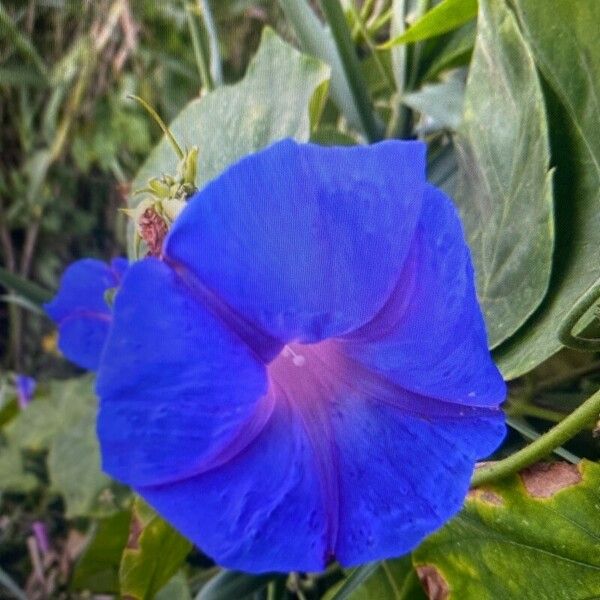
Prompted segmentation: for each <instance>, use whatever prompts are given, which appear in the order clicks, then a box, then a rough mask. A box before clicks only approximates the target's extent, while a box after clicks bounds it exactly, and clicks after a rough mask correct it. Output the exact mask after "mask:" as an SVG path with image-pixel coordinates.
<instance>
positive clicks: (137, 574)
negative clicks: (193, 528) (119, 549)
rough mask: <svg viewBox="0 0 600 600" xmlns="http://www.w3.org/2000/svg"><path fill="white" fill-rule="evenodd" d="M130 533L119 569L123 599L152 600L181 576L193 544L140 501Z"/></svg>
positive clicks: (134, 506) (135, 506) (132, 518)
mask: <svg viewBox="0 0 600 600" xmlns="http://www.w3.org/2000/svg"><path fill="white" fill-rule="evenodd" d="M129 531H130V534H129V540H128V542H127V546H126V548H125V550H124V551H123V556H122V559H121V566H120V568H119V581H120V587H121V596H123V597H128V598H131V599H134V600H150V599H151V598H154V596H155V595H156V594H157V592H158V591H159V590H160V589H161V588H163V587H164V586H165V585H166V584H167V582H168V581H169V580H170V579H171V578H172V577H173V575H175V573H177V571H178V570H179V568H180V567H181V565H182V563H183V561H184V560H185V557H186V556H187V555H188V554H189V552H190V550H191V549H192V544H191V542H189V541H188V540H186V539H185V538H184V537H183V536H182V535H181V534H180V533H178V532H177V531H175V529H173V527H171V526H170V525H169V524H168V523H167V522H166V521H164V520H163V519H161V518H160V517H159V516H158V515H157V514H156V513H155V512H154V511H153V510H152V509H151V508H150V507H149V506H148V505H147V504H145V503H144V502H143V500H141V499H140V498H136V500H135V503H134V505H133V510H132V514H131V523H130V529H129Z"/></svg>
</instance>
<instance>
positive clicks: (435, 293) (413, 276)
mask: <svg viewBox="0 0 600 600" xmlns="http://www.w3.org/2000/svg"><path fill="white" fill-rule="evenodd" d="M344 342H345V343H344V346H345V348H344V352H345V353H346V354H348V355H349V356H352V357H353V358H355V359H356V360H357V361H358V362H360V363H362V364H363V365H366V366H368V367H369V368H370V369H372V370H374V371H376V372H377V373H379V374H381V375H383V376H384V377H386V378H388V379H390V380H391V381H394V382H395V383H397V384H399V385H400V386H402V387H404V388H406V389H408V390H412V391H413V392H416V393H418V394H423V395H426V396H431V397H433V398H438V399H441V400H446V401H450V402H458V403H461V404H465V405H473V406H498V405H499V404H500V403H501V402H502V401H503V400H504V398H505V396H506V386H505V384H504V381H503V380H502V377H501V375H500V373H499V372H498V369H497V368H496V366H495V365H494V363H493V362H492V360H491V357H490V353H489V350H488V346H487V337H486V332H485V324H484V321H483V317H482V315H481V310H480V308H479V304H478V302H477V296H476V292H475V287H474V276H473V267H472V264H471V257H470V253H469V249H468V247H467V245H466V243H465V241H464V236H463V232H462V228H461V225H460V221H459V219H458V215H457V214H456V210H455V209H454V207H453V205H452V202H451V201H450V200H449V199H448V198H447V197H446V196H445V195H444V194H443V193H442V192H441V191H440V190H438V189H436V188H434V187H433V186H427V189H426V192H425V196H424V200H423V211H422V215H421V220H420V222H419V225H418V227H417V230H416V233H415V237H414V242H413V245H412V247H411V252H410V255H409V257H408V258H407V260H406V264H405V267H404V270H403V272H402V275H401V276H400V278H399V280H398V282H397V285H396V289H395V291H394V292H393V294H392V295H391V296H390V298H389V300H388V302H387V304H386V306H385V307H384V308H383V309H382V310H381V311H380V313H379V314H378V315H377V316H376V317H375V318H374V319H373V320H372V321H371V322H370V323H368V324H367V325H365V326H364V327H362V328H361V329H360V330H358V331H355V332H353V333H352V334H350V335H348V336H346V337H345V338H344Z"/></svg>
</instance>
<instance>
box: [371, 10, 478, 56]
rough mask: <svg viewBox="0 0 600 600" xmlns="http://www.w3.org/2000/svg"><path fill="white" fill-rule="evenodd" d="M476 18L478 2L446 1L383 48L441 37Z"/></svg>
mask: <svg viewBox="0 0 600 600" xmlns="http://www.w3.org/2000/svg"><path fill="white" fill-rule="evenodd" d="M475 16H477V0H444V1H443V2H440V3H439V4H438V5H437V6H435V7H433V8H432V9H431V10H430V11H428V12H426V13H425V14H424V15H423V16H422V17H421V18H420V19H419V20H418V21H416V22H415V23H414V24H413V25H412V26H411V27H409V28H408V29H407V30H406V31H405V32H404V33H402V34H401V35H399V36H397V37H395V38H393V39H392V40H390V41H389V42H387V43H386V44H384V45H383V46H382V48H391V47H393V46H397V45H398V44H408V43H410V42H419V41H421V40H426V39H428V38H431V37H434V36H436V35H441V34H442V33H446V32H447V31H452V30H453V29H456V28H457V27H460V26H461V25H464V24H465V23H466V22H467V21H470V20H471V19H473V18H474V17H475Z"/></svg>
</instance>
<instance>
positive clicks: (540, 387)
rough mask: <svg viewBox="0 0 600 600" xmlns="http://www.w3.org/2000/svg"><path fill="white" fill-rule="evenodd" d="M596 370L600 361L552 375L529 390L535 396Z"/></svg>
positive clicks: (599, 366) (599, 369) (598, 368)
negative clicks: (562, 373)
mask: <svg viewBox="0 0 600 600" xmlns="http://www.w3.org/2000/svg"><path fill="white" fill-rule="evenodd" d="M596 371H600V361H597V362H593V363H591V364H589V365H585V366H584V367H579V368H578V369H572V370H571V371H569V372H568V373H565V374H564V375H558V376H556V377H553V378H552V379H546V380H545V381H541V382H540V383H538V384H537V385H535V386H534V387H533V391H532V392H531V394H532V395H533V396H537V395H538V394H542V393H543V392H548V391H550V390H553V389H555V388H557V387H561V386H562V385H565V384H566V383H570V382H571V381H575V380H576V379H579V378H580V377H583V376H585V375H590V374H592V373H594V372H596Z"/></svg>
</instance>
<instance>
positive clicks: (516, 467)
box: [471, 390, 600, 487]
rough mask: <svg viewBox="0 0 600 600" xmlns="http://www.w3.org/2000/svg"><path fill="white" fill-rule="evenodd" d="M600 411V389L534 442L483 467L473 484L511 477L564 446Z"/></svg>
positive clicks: (472, 481) (475, 485)
mask: <svg viewBox="0 0 600 600" xmlns="http://www.w3.org/2000/svg"><path fill="white" fill-rule="evenodd" d="M599 414H600V390H598V391H597V392H596V393H595V394H593V395H592V396H590V397H589V398H588V399H587V400H586V401H585V402H584V403H583V404H582V405H581V406H580V407H578V408H576V409H575V410H574V411H573V412H572V413H571V414H570V415H569V416H568V417H565V418H564V419H563V420H562V421H561V422H560V423H558V424H556V425H555V426H554V427H552V429H550V430H548V431H547V432H546V433H545V434H544V435H542V436H540V437H539V438H538V439H537V440H535V442H532V443H531V444H529V445H528V446H525V448H523V449H522V450H519V451H518V452H515V453H514V454H512V455H511V456H509V457H508V458H505V459H503V460H500V461H498V462H495V463H493V464H490V465H487V466H485V467H481V468H480V469H478V470H477V471H475V473H474V474H473V478H472V479H471V486H472V487H477V486H479V485H482V484H484V483H490V482H491V481H495V480H497V479H502V478H504V477H508V476H509V475H512V474H513V473H516V472H517V471H520V470H521V469H524V468H525V467H528V466H529V465H532V464H533V463H535V462H537V461H539V460H540V459H542V458H544V457H545V456H547V455H548V454H550V453H551V452H552V451H553V450H554V449H555V448H558V447H559V446H562V445H563V444H564V443H565V442H566V441H567V440H570V439H571V438H572V437H573V436H574V435H576V434H577V433H579V432H580V431H581V430H582V429H583V428H584V427H585V426H586V425H588V424H589V423H590V422H591V421H592V420H593V419H596V418H597V417H598V415H599Z"/></svg>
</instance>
